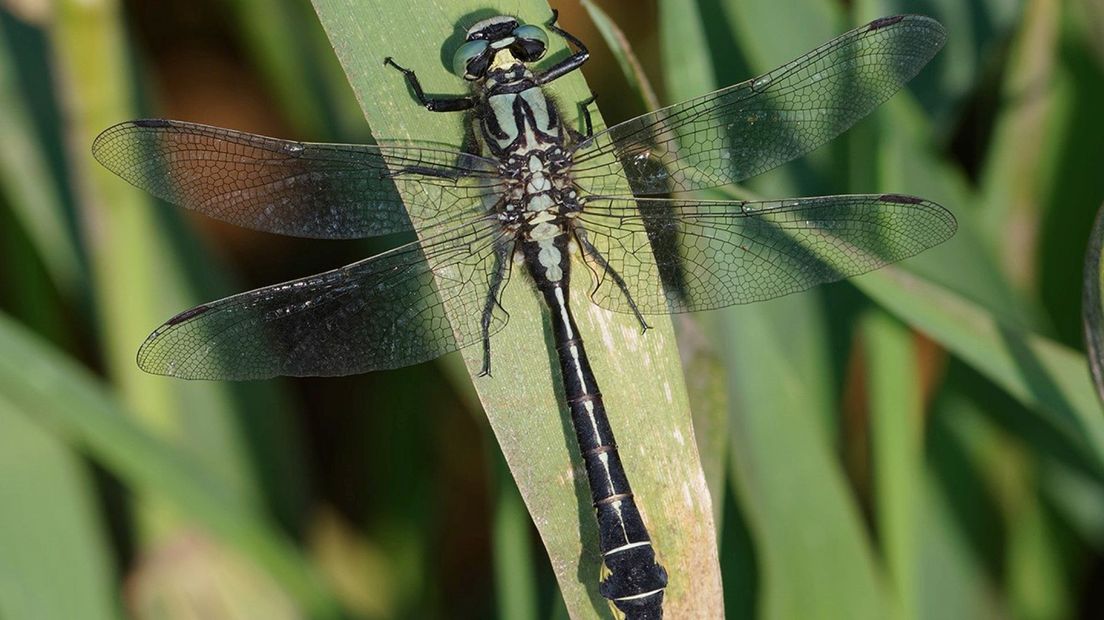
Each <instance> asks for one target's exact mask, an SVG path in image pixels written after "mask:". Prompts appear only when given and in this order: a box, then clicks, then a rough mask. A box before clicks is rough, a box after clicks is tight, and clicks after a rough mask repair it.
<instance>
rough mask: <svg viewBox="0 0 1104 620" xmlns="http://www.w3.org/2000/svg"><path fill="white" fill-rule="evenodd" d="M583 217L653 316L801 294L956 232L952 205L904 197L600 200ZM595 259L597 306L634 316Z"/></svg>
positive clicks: (582, 222) (591, 234)
mask: <svg viewBox="0 0 1104 620" xmlns="http://www.w3.org/2000/svg"><path fill="white" fill-rule="evenodd" d="M579 220H580V221H579V223H580V227H581V228H582V229H583V231H584V234H585V236H586V238H587V239H588V240H589V241H590V242H591V243H592V244H593V245H594V246H595V248H596V249H597V250H598V252H599V253H600V254H601V255H602V256H603V257H604V258H605V261H606V262H607V263H608V266H609V268H610V269H612V270H613V271H615V272H617V273H618V274H620V275H621V277H622V278H623V280H624V282H625V285H626V287H627V288H628V291H629V293H630V294H631V295H632V298H633V300H634V301H635V303H636V306H637V309H638V310H639V311H640V312H642V313H644V314H664V313H668V312H688V311H698V310H712V309H715V308H723V307H725V306H730V305H734V304H744V303H749V302H753V301H760V300H764V299H771V298H773V297H780V296H782V295H788V294H790V293H796V292H798V291H803V290H806V289H808V288H810V287H813V286H816V285H818V284H822V283H825V282H833V281H836V280H840V279H843V278H847V277H849V276H854V275H858V274H861V273H865V272H867V271H871V270H873V269H877V268H878V267H881V266H883V265H886V264H888V263H892V262H895V261H898V260H901V259H904V258H907V257H909V256H912V255H914V254H917V253H919V252H922V251H924V250H925V249H927V248H930V247H932V246H934V245H937V244H939V243H942V242H943V241H946V240H947V239H949V238H950V237H951V236H952V235H953V234H954V231H955V228H956V223H955V219H954V217H953V216H952V215H951V213H950V212H949V211H947V210H946V209H944V208H943V207H941V206H939V205H937V204H935V203H933V202H929V201H927V200H923V199H920V198H914V197H911V196H900V195H896V194H882V195H851V196H822V197H817V198H799V199H795V200H770V201H764V202H739V201H693V200H668V199H648V198H639V199H635V200H634V199H632V198H612V197H599V198H594V199H592V200H590V201H588V202H587V203H586V206H585V208H584V211H583V214H582V216H581V217H580V218H579ZM653 256H654V259H655V262H654V265H653V264H652V257H653ZM589 264H590V266H591V268H592V270H593V271H594V274H595V276H596V283H595V284H596V287H595V291H594V293H593V294H592V298H593V300H594V302H595V303H597V304H598V305H600V306H602V307H604V308H608V309H610V310H614V311H618V312H630V311H631V310H632V308H631V307H630V305H629V301H628V299H627V298H626V297H625V295H624V294H623V293H622V291H621V290H620V288H619V287H618V285H617V283H616V282H615V278H614V277H612V274H610V273H609V272H608V271H607V270H606V269H605V268H604V267H603V266H602V265H601V264H600V262H599V261H596V260H594V259H590V260H589Z"/></svg>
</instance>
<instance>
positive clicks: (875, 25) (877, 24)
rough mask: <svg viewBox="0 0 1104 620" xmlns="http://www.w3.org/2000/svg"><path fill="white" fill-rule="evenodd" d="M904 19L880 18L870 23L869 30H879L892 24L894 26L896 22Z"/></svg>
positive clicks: (898, 16)
mask: <svg viewBox="0 0 1104 620" xmlns="http://www.w3.org/2000/svg"><path fill="white" fill-rule="evenodd" d="M904 18H905V16H904V15H894V16H893V17H880V18H878V19H876V20H874V21H872V22H870V28H869V29H870V30H877V29H879V28H885V27H886V26H892V25H893V24H896V23H897V22H899V21H901V20H902V19H904Z"/></svg>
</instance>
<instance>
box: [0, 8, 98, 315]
mask: <svg viewBox="0 0 1104 620" xmlns="http://www.w3.org/2000/svg"><path fill="white" fill-rule="evenodd" d="M8 44H9V42H8V41H6V36H5V32H4V29H3V28H0V192H3V193H4V195H5V198H6V199H7V201H8V203H9V204H11V206H12V210H13V212H14V213H15V215H16V218H17V219H18V220H19V222H20V224H21V225H22V227H23V228H24V229H25V230H26V231H27V235H28V236H29V237H30V239H31V240H32V241H33V243H34V245H35V249H36V251H37V252H38V254H39V256H41V257H42V261H43V262H44V263H45V265H46V267H47V270H48V271H49V274H50V276H51V278H52V279H53V281H54V283H55V285H56V286H57V287H58V288H59V289H60V290H61V291H64V292H66V293H67V294H72V293H73V292H75V289H76V288H77V287H78V280H79V278H80V276H81V275H82V268H81V265H80V261H79V259H78V257H77V250H76V244H75V243H74V239H73V236H72V234H71V233H70V231H69V227H68V224H67V221H66V211H65V206H64V204H63V203H62V199H61V196H59V195H58V191H57V183H56V181H55V179H54V178H53V175H52V174H50V170H49V164H48V163H47V160H46V155H45V153H44V152H43V149H42V145H41V144H40V143H39V142H38V141H37V139H36V138H37V136H35V135H34V129H33V127H32V125H31V118H30V109H29V108H28V105H30V102H29V101H27V100H26V99H25V98H24V97H23V89H22V88H21V87H20V84H19V81H18V79H17V77H16V73H15V65H14V62H15V59H14V58H12V54H11V50H10V49H9V47H8Z"/></svg>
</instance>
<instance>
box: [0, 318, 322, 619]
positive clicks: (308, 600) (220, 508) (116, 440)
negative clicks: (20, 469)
mask: <svg viewBox="0 0 1104 620" xmlns="http://www.w3.org/2000/svg"><path fill="white" fill-rule="evenodd" d="M0 350H2V351H4V355H3V356H0V395H2V396H3V398H4V399H5V400H6V401H7V402H9V403H11V405H12V406H14V407H16V408H17V410H19V411H22V412H24V415H26V416H27V417H28V418H29V419H31V420H33V421H34V422H35V423H36V424H40V425H41V426H42V427H43V428H45V429H48V430H49V431H50V432H51V433H53V434H56V435H57V436H58V437H60V438H61V439H62V440H63V441H65V442H66V443H67V444H68V445H70V446H72V447H73V448H74V449H77V450H79V451H81V452H83V453H85V454H87V455H88V456H89V457H91V458H92V459H94V460H95V461H96V462H97V463H99V464H101V465H102V466H103V467H105V468H106V469H107V470H108V471H110V472H111V473H112V474H114V475H115V476H116V477H118V478H119V479H120V480H122V481H123V482H124V483H125V484H127V485H128V486H129V487H131V488H132V489H134V490H135V491H136V492H138V493H141V494H146V495H149V496H156V497H157V498H158V499H159V501H162V502H164V503H165V504H166V505H167V506H169V507H171V510H172V511H173V512H174V514H176V515H180V516H184V517H186V518H188V519H189V520H192V521H195V522H197V523H200V524H201V525H203V526H204V527H206V528H208V529H209V530H210V531H211V532H212V533H214V534H215V535H216V536H217V537H218V538H219V539H220V540H222V541H223V542H224V543H225V544H228V545H231V546H234V547H236V548H237V549H239V550H240V551H241V552H242V553H243V554H244V555H245V556H246V557H248V558H250V559H252V560H253V561H254V562H255V563H256V564H257V565H258V566H260V567H262V568H264V569H266V570H267V571H268V572H269V573H270V574H271V575H272V576H273V577H274V578H275V579H276V580H277V581H278V582H279V583H280V584H281V586H282V587H283V588H284V589H285V590H286V591H287V592H288V593H289V594H291V596H292V597H294V598H295V599H296V600H297V601H298V602H299V604H300V605H302V607H303V609H304V610H305V611H307V612H309V615H310V616H311V617H319V618H333V617H336V609H335V604H334V603H333V600H332V598H331V597H330V595H329V593H328V592H327V590H326V589H325V587H324V586H323V585H322V584H321V582H320V581H319V579H318V577H317V575H316V574H315V572H314V569H313V568H312V567H311V564H310V563H309V562H308V561H307V560H306V559H305V558H304V557H303V556H302V555H301V554H300V553H299V552H298V551H297V550H296V549H295V548H294V547H293V546H292V545H291V544H290V543H289V542H288V541H287V540H286V539H285V538H284V536H283V535H281V534H280V533H279V532H278V531H276V530H275V529H273V528H272V527H271V526H270V525H269V524H267V523H265V522H264V521H263V520H261V519H260V518H259V517H258V515H257V512H256V511H255V510H254V509H253V508H252V507H251V506H249V503H248V501H247V500H245V499H243V498H242V497H241V496H240V495H239V494H237V493H236V491H235V490H233V489H232V488H231V487H229V486H227V485H226V483H225V482H223V481H221V480H220V479H219V477H218V476H216V475H213V474H212V472H211V471H210V470H209V469H207V468H205V467H201V466H199V465H198V464H197V463H196V462H195V461H194V460H193V459H192V458H191V457H190V456H188V455H186V454H184V453H182V452H181V451H180V450H178V449H176V448H174V447H172V446H171V445H169V444H168V443H167V442H165V441H162V440H159V439H157V438H155V437H154V436H153V435H151V434H150V433H149V432H148V431H146V430H144V429H143V428H142V427H141V426H139V425H138V423H136V422H135V421H134V419H133V415H132V414H131V413H129V412H127V411H126V410H125V409H124V408H123V407H122V406H121V405H120V404H119V403H118V402H117V401H116V400H115V399H114V398H113V397H112V396H110V395H109V393H108V392H107V391H106V390H105V388H104V387H103V386H102V385H101V384H99V383H97V382H96V381H95V380H94V379H92V378H91V377H90V376H89V375H88V374H87V372H86V371H85V370H84V369H83V368H81V367H79V366H78V365H77V364H76V363H74V362H73V361H71V360H70V359H68V358H66V357H65V356H64V355H62V354H61V353H59V352H57V351H54V350H51V349H50V348H49V347H47V346H45V345H44V344H43V343H41V342H40V341H39V340H37V339H36V338H35V337H33V336H31V335H30V334H28V333H26V332H25V331H24V330H23V329H22V328H21V327H19V326H18V325H17V324H15V323H13V322H11V321H10V320H9V319H8V318H7V317H5V316H3V315H0Z"/></svg>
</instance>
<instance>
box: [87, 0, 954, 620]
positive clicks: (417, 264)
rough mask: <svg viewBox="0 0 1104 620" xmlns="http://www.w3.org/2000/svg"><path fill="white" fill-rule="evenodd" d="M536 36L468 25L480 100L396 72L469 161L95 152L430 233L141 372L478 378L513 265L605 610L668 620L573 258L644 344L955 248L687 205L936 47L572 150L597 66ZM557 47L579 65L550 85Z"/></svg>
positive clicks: (790, 215) (720, 102)
mask: <svg viewBox="0 0 1104 620" xmlns="http://www.w3.org/2000/svg"><path fill="white" fill-rule="evenodd" d="M546 29H547V31H546ZM546 29H545V28H541V27H540V26H536V25H532V24H525V23H522V22H521V21H520V20H519V19H517V18H515V17H510V16H497V17H493V18H490V19H485V20H483V21H480V22H479V23H476V24H474V25H473V26H472V27H471V28H470V29H469V30H468V31H467V36H466V37H465V40H464V42H463V43H462V44H461V45H460V46H459V48H458V49H457V50H456V52H455V55H454V60H453V72H454V73H455V74H456V76H457V77H459V78H462V79H463V80H465V81H466V82H468V83H469V84H470V89H469V91H468V93H467V94H463V95H451V96H432V97H431V96H427V95H426V94H425V92H424V91H423V90H422V87H421V84H420V82H419V80H418V77H417V75H416V73H415V72H414V71H412V70H410V69H407V68H406V67H403V66H402V65H400V64H398V63H397V62H396V61H395V60H393V59H392V58H387V59H386V60H385V61H384V62H385V64H386V65H389V66H390V67H392V68H394V69H395V70H397V71H398V72H399V73H400V74H401V76H402V79H404V80H405V83H406V85H407V87H408V88H409V90H410V91H411V94H412V98H413V99H415V100H416V101H417V102H418V103H419V104H420V105H421V106H424V108H426V110H428V111H431V112H442V113H446V112H465V113H468V114H469V116H470V118H471V122H472V123H473V132H472V133H474V135H475V137H476V139H477V141H476V144H474V145H473V146H472V147H471V148H467V149H463V148H451V147H443V146H442V145H440V144H437V143H430V142H418V141H409V140H403V141H386V140H379V141H377V143H375V144H371V145H366V144H321V143H306V142H296V141H289V140H280V139H275V138H268V137H263V136H258V135H253V134H249V133H243V132H240V131H234V130H230V129H222V128H216V127H210V126H205V125H199V124H194V123H187V122H181V121H173V120H159V119H158V120H135V121H128V122H124V123H121V124H119V125H116V126H113V127H111V128H109V129H107V130H105V131H104V132H103V133H102V134H101V135H100V136H99V137H98V138H97V139H96V140H95V142H94V145H93V154H94V155H95V157H96V158H97V159H98V160H99V161H100V162H101V163H102V164H104V165H105V166H106V167H107V168H109V169H110V170H112V171H113V172H115V173H116V174H118V175H119V176H121V177H122V178H123V179H125V180H127V181H129V182H130V183H132V184H134V185H136V186H138V187H140V188H143V189H145V190H148V191H149V192H151V193H153V194H154V195H156V196H157V197H159V198H162V199H164V200H166V201H168V202H171V203H175V204H177V205H180V206H182V207H184V208H187V209H191V210H194V211H198V212H200V213H203V214H205V215H207V216H210V217H214V218H217V219H220V220H224V221H226V222H230V223H232V224H237V225H240V226H244V227H248V228H253V229H257V230H262V231H267V232H271V233H277V234H282V235H295V236H301V237H312V238H319V239H340V238H361V237H372V236H379V235H388V234H392V233H399V232H410V231H412V230H414V228H415V225H414V224H415V223H417V233H418V240H416V241H411V242H408V243H405V244H403V245H400V246H398V247H395V248H394V249H391V250H389V251H386V252H383V253H381V254H377V255H375V256H371V257H369V258H366V259H364V260H361V261H359V262H356V263H353V264H351V265H347V266H345V267H341V268H339V269H334V270H332V271H327V272H325V273H321V274H317V275H312V276H308V277H304V278H300V279H297V280H292V281H290V282H285V283H282V284H276V285H273V286H267V287H264V288H260V289H257V290H253V291H249V292H244V293H240V294H237V295H233V296H231V297H227V298H225V299H221V300H218V301H213V302H210V303H205V304H202V305H200V306H197V307H195V308H192V309H190V310H187V311H185V312H182V313H180V314H178V315H177V316H174V317H172V318H170V319H169V320H168V321H166V322H165V323H164V324H163V325H162V326H160V327H159V328H157V329H156V330H155V331H154V332H153V333H152V334H151V335H150V336H149V337H148V339H147V340H146V341H145V342H144V343H143V344H142V345H141V347H140V349H139V351H138V364H139V366H140V367H141V368H143V369H144V370H146V371H148V372H151V373H156V374H162V375H170V376H175V377H182V378H187V379H233V380H246V379H261V378H267V377H274V376H278V375H293V376H304V375H321V376H334V375H348V374H355V373H362V372H367V371H373V370H379V369H387V368H396V367H401V366H407V365H410V364H416V363H420V362H424V361H427V360H431V359H433V358H436V357H438V356H441V355H444V354H446V353H449V352H452V351H455V350H457V349H460V348H462V347H467V346H474V345H481V346H482V362H483V364H482V373H481V374H482V375H486V374H488V373H490V371H491V342H492V336H493V335H494V334H495V333H496V332H498V331H499V330H500V329H502V327H503V326H504V325H505V324H506V321H507V319H508V313H507V311H506V309H505V308H504V307H503V304H502V292H503V290H504V288H505V287H506V285H507V284H508V282H509V281H510V279H511V275H512V269H511V267H512V266H513V265H514V264H520V265H522V266H523V271H524V272H525V273H526V274H527V276H528V278H527V279H528V280H529V281H530V282H531V284H532V288H533V289H534V290H535V293H536V294H537V295H539V297H540V298H541V299H542V300H543V302H544V304H545V306H546V307H547V309H548V320H549V322H550V326H551V332H552V334H553V336H554V341H555V348H556V354H557V357H558V360H559V364H560V371H561V373H560V374H561V376H562V377H563V382H564V398H565V400H566V406H567V409H568V410H569V412H570V417H571V422H572V424H573V427H574V429H575V434H576V438H577V440H578V448H579V453H580V456H581V459H582V461H583V464H584V466H585V470H586V474H587V480H588V483H589V487H590V491H591V496H592V500H593V505H594V512H595V516H596V519H597V522H598V535H599V548H600V550H601V553H602V560H603V563H604V565H605V574H606V576H605V577H604V579H603V580H602V581H601V582H600V583H599V584H598V589H599V592H600V593H601V595H602V596H604V597H605V598H607V599H608V600H609V601H611V603H612V605H613V606H615V607H616V608H617V609H619V610H620V611H621V612H622V613H623V614H624V615H625V617H627V618H633V619H641V620H643V619H651V618H661V617H662V614H663V597H664V592H665V589H666V587H667V584H668V575H667V571H666V570H665V568H664V567H663V565H662V564H661V563H660V562H659V560H658V559H657V555H656V552H655V549H654V547H653V544H652V540H651V537H650V535H649V533H648V530H647V527H646V525H645V522H644V519H643V518H642V517H641V514H640V511H639V509H638V507H637V504H636V501H635V499H634V496H633V492H632V488H631V486H630V484H629V476H628V474H627V472H626V470H625V468H624V466H623V465H622V463H621V459H620V456H619V453H618V448H617V444H616V442H615V440H614V435H613V430H612V428H611V424H610V421H609V418H608V415H607V412H606V407H605V404H604V401H603V399H602V395H601V392H600V390H599V387H598V381H597V378H596V377H595V375H594V372H593V371H592V370H591V366H590V363H589V361H588V358H587V353H586V349H585V347H584V343H583V338H582V336H581V335H580V333H579V330H578V328H577V326H576V323H575V320H574V318H573V315H572V311H571V308H570V306H569V303H568V299H569V295H568V290H569V286H570V276H571V271H572V264H573V261H575V262H581V263H582V264H583V265H585V266H586V267H587V268H588V271H589V272H590V273H591V276H592V278H591V288H590V298H591V300H592V301H593V302H594V303H595V304H597V305H599V306H601V307H602V308H606V309H608V310H611V311H614V312H622V313H629V314H632V315H633V316H635V318H636V320H638V321H639V323H640V325H641V327H642V328H645V329H646V328H647V322H646V317H647V316H649V315H662V314H668V313H678V312H688V311H701V310H712V309H717V308H724V307H726V306H731V305H734V304H743V303H749V302H754V301H759V300H765V299H770V298H774V297H778V296H781V295H786V294H789V293H795V292H798V291H803V290H806V289H808V288H810V287H812V286H815V285H818V284H821V283H825V282H831V281H835V280H839V279H842V278H846V277H849V276H853V275H857V274H861V273H864V272H867V271H870V270H872V269H875V268H878V267H880V266H882V265H885V264H888V263H891V262H894V261H898V260H902V259H904V258H907V257H909V256H913V255H915V254H917V253H919V252H921V251H923V250H925V249H927V248H930V247H932V246H935V245H937V244H939V243H942V242H943V241H945V240H947V239H948V238H950V237H951V236H952V235H953V234H954V232H955V228H956V223H955V219H954V217H953V215H952V214H951V213H950V212H949V211H948V210H947V209H945V208H943V207H941V206H940V205H938V204H935V203H933V202H931V201H928V200H924V199H922V198H918V197H914V196H906V195H900V194H866V195H840V196H821V197H810V198H796V199H786V200H765V201H737V200H702V199H698V198H695V197H692V196H690V197H686V196H684V195H685V194H687V193H688V192H693V191H695V190H703V189H708V188H714V187H719V186H723V185H728V184H732V183H736V182H738V181H741V180H744V179H746V178H749V177H752V176H754V175H757V174H759V173H761V172H764V171H766V170H769V169H771V168H774V167H776V166H778V165H781V164H782V163H785V162H787V161H789V160H792V159H794V158H796V157H799V156H801V155H802V154H805V153H807V152H809V151H811V150H813V149H815V148H817V147H818V146H820V145H822V144H824V143H826V142H827V141H829V140H831V139H832V138H834V137H835V136H837V135H839V134H840V133H842V132H843V131H845V130H846V129H847V128H849V127H850V126H851V125H853V124H854V123H855V122H857V121H858V120H859V119H861V118H862V117H864V116H866V115H867V114H868V113H869V112H870V111H871V110H873V109H874V108H875V107H877V106H878V105H879V104H881V103H882V102H884V101H885V100H887V99H888V98H889V97H890V96H892V95H893V94H894V93H895V92H896V91H897V90H899V89H900V88H901V87H902V86H903V85H904V84H905V83H906V82H907V81H908V80H910V79H911V78H912V77H913V76H915V75H916V74H917V73H918V72H919V71H920V70H921V68H923V67H924V65H925V64H927V63H928V61H929V60H930V59H931V58H932V57H933V56H934V55H935V54H936V53H937V52H938V51H939V49H940V48H941V47H942V45H943V42H944V40H945V32H944V30H943V28H942V26H940V24H939V23H938V22H936V21H934V20H932V19H930V18H927V17H923V16H915V15H900V16H894V17H886V18H882V19H878V20H875V21H873V22H871V23H869V24H866V25H864V26H861V27H859V28H856V29H854V30H851V31H850V32H847V33H845V34H842V35H840V36H839V37H837V38H835V39H833V40H831V41H829V42H828V43H826V44H824V45H822V46H820V47H818V48H816V49H814V50H812V51H811V52H809V53H807V54H805V55H803V56H801V57H800V58H797V59H796V60H793V61H791V62H789V63H787V64H785V65H783V66H781V67H779V68H778V69H775V70H773V71H771V72H769V73H766V74H763V75H761V76H759V77H756V78H754V79H751V80H748V81H746V82H742V83H739V84H735V85H733V86H729V87H727V88H723V89H721V90H718V91H715V92H712V93H709V94H706V95H703V96H700V97H697V98H695V99H691V100H689V101H685V102H682V103H679V104H676V105H672V106H669V107H665V108H662V109H660V110H656V111H653V112H649V113H647V114H644V115H642V116H639V117H637V118H633V119H631V120H628V121H625V122H622V123H619V124H616V125H614V126H612V127H610V128H608V129H605V130H603V131H599V132H595V131H594V130H593V123H592V122H591V118H590V113H589V108H588V106H589V104H590V102H583V103H581V104H580V110H581V111H580V116H581V117H582V119H581V120H582V121H583V122H582V125H583V127H581V128H580V129H578V130H577V129H574V128H572V127H569V126H568V124H567V123H565V122H564V119H563V116H562V115H561V112H560V110H559V109H558V108H557V106H556V105H555V104H554V103H553V101H552V100H551V98H550V97H548V93H547V90H548V89H550V85H551V84H552V83H553V82H555V81H556V80H557V79H559V78H561V77H563V76H565V75H568V74H570V73H572V72H574V71H576V70H578V69H579V68H580V67H581V66H582V65H583V64H584V63H585V62H586V61H587V59H588V58H589V51H588V49H587V47H586V46H585V45H584V43H583V42H582V41H580V40H579V39H578V38H576V37H575V36H574V35H572V34H570V33H569V32H567V31H565V30H563V29H562V28H560V27H559V26H558V25H557V21H556V14H555V12H553V15H552V19H551V21H550V22H549V23H547V24H546ZM548 33H552V34H555V35H556V36H559V37H561V38H562V39H564V40H565V41H566V43H567V44H568V45H569V49H570V53H569V55H568V56H567V57H565V58H564V59H562V60H560V61H558V62H555V63H553V64H551V65H550V66H547V67H545V68H541V69H538V68H536V63H538V61H540V60H541V59H542V58H543V57H544V56H545V54H546V52H547V50H548V48H549V35H548ZM396 77H397V79H398V76H396ZM412 103H413V102H412ZM626 182H627V184H628V189H626V186H625V184H626Z"/></svg>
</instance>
